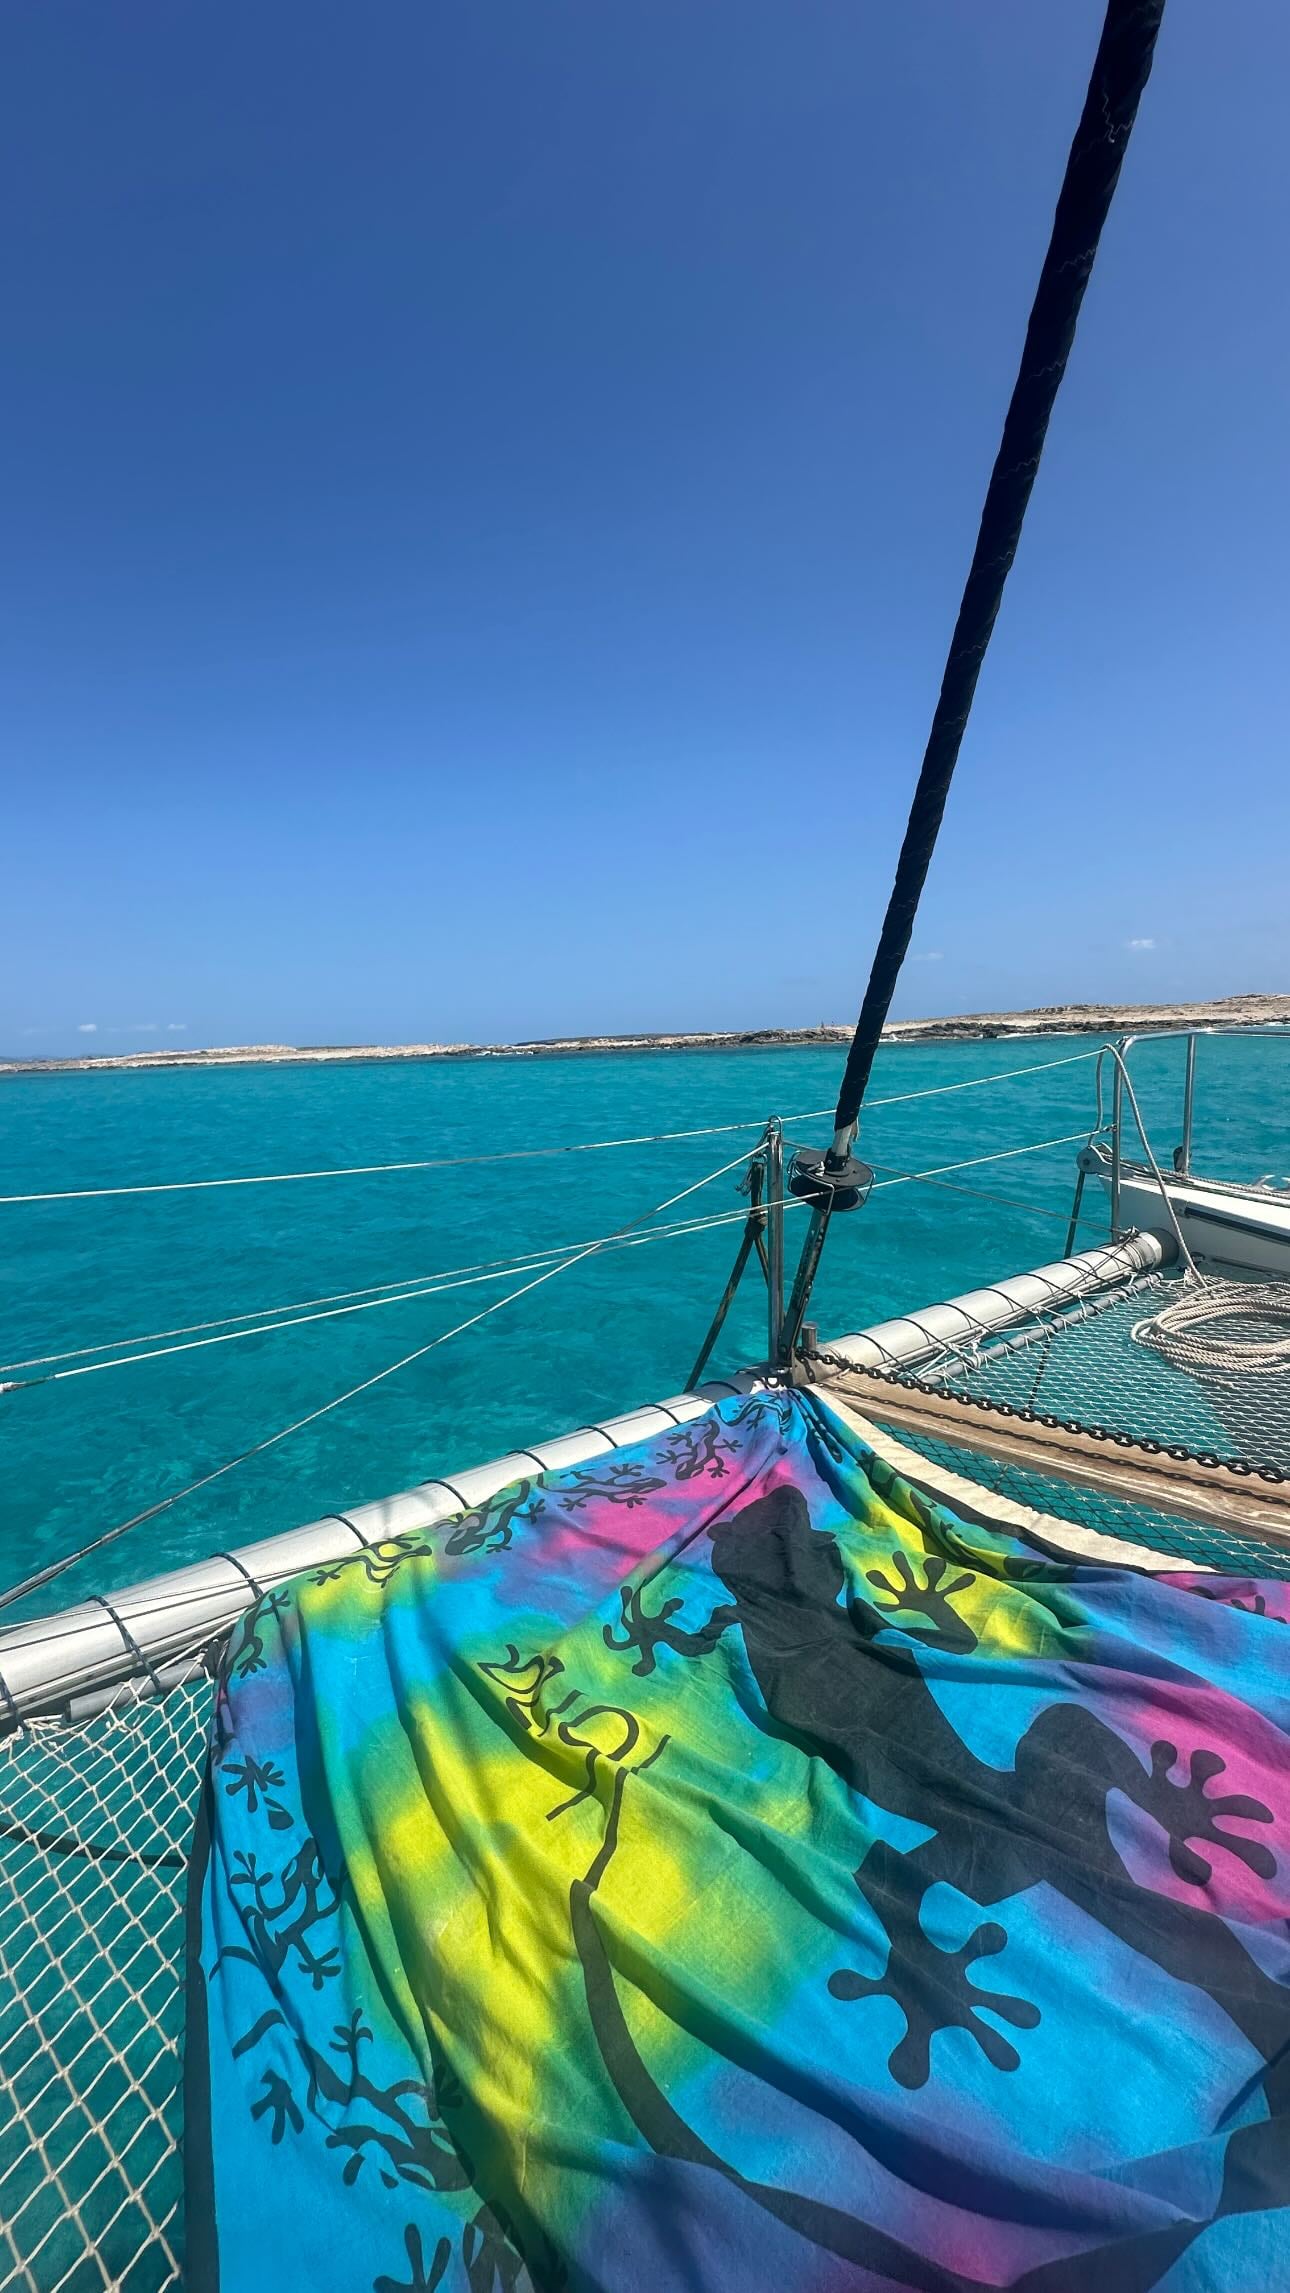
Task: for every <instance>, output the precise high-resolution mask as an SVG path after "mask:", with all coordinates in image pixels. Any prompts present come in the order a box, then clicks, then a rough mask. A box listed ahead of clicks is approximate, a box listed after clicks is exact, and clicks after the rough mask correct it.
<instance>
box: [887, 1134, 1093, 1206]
mask: <svg viewBox="0 0 1290 2293" xmlns="http://www.w3.org/2000/svg"><path fill="white" fill-rule="evenodd" d="M1087 1136H1088V1133H1087V1131H1069V1132H1068V1133H1067V1134H1066V1136H1065V1138H1060V1139H1036V1140H1035V1142H1034V1144H1033V1146H1019V1147H1001V1148H1000V1150H999V1152H998V1154H975V1155H972V1156H970V1157H969V1159H968V1160H967V1161H966V1162H942V1163H938V1164H937V1165H936V1167H935V1169H934V1170H908V1171H906V1172H905V1173H904V1174H903V1176H902V1177H900V1178H880V1179H878V1180H876V1181H875V1183H874V1186H873V1188H872V1190H871V1191H872V1192H873V1193H874V1194H877V1193H878V1192H879V1191H880V1189H881V1188H883V1187H885V1186H913V1185H915V1184H916V1183H917V1181H918V1180H919V1179H920V1178H926V1179H932V1178H945V1177H947V1176H948V1174H949V1172H950V1171H952V1170H979V1169H980V1167H981V1165H982V1163H986V1162H1011V1161H1012V1160H1013V1158H1014V1156H1016V1155H1019V1154H1045V1153H1047V1151H1048V1149H1049V1148H1050V1147H1062V1146H1074V1145H1075V1143H1076V1141H1077V1140H1079V1139H1084V1138H1087Z"/></svg>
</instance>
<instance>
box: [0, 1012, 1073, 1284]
mask: <svg viewBox="0 0 1290 2293" xmlns="http://www.w3.org/2000/svg"><path fill="white" fill-rule="evenodd" d="M1101 1048H1102V1047H1101V1046H1099V1047H1098V1048H1097V1049H1094V1050H1089V1051H1073V1052H1069V1053H1067V1054H1066V1056H1065V1057H1064V1058H1061V1059H1039V1060H1031V1061H1030V1062H1029V1063H1028V1064H1027V1065H1025V1066H1021V1067H1009V1068H1005V1069H1004V1070H1003V1072H1002V1073H1000V1074H992V1075H971V1076H969V1077H968V1078H967V1079H966V1080H965V1081H963V1082H961V1083H933V1084H932V1085H930V1086H929V1087H928V1088H927V1089H926V1090H922V1091H898V1092H896V1093H894V1094H893V1095H892V1096H890V1097H888V1098H885V1099H871V1100H870V1102H869V1104H870V1108H871V1109H872V1108H876V1107H903V1106H908V1105H910V1104H911V1103H912V1102H913V1101H914V1100H915V1099H939V1098H947V1097H949V1096H950V1094H951V1093H952V1092H955V1091H981V1090H985V1089H987V1088H988V1086H989V1085H990V1084H991V1083H1011V1082H1015V1081H1016V1080H1017V1079H1018V1078H1019V1077H1021V1076H1023V1075H1043V1074H1047V1073H1049V1072H1050V1071H1051V1069H1053V1068H1054V1067H1076V1066H1079V1065H1080V1063H1081V1062H1082V1061H1084V1060H1087V1059H1096V1058H1098V1057H1099V1056H1100V1054H1101ZM831 1111H832V1110H831V1109H830V1108H828V1107H808V1108H807V1109H806V1111H805V1112H804V1113H802V1114H796V1115H785V1116H784V1118H783V1120H784V1124H785V1126H786V1127H790V1126H792V1125H793V1124H795V1123H810V1122H816V1121H818V1120H819V1118H820V1117H821V1116H823V1115H827V1114H829V1113H830V1112H831ZM765 1121H766V1118H765V1116H764V1115H758V1116H756V1117H755V1118H754V1119H751V1120H749V1121H745V1122H737V1123H709V1124H707V1125H705V1126H704V1127H703V1128H702V1129H699V1130H687V1131H647V1132H642V1133H641V1134H640V1136H639V1137H635V1138H621V1139H585V1140H578V1141H576V1142H574V1143H573V1144H571V1145H568V1146H540V1147H512V1148H506V1149H503V1150H502V1151H501V1152H498V1153H491V1154H460V1155H435V1156H431V1157H429V1158H427V1159H425V1160H423V1161H417V1162H369V1163H350V1164H346V1165H344V1166H341V1167H338V1168H336V1169H332V1170H273V1171H258V1172H252V1173H250V1174H249V1175H248V1176H246V1177H239V1178H176V1179H165V1180H150V1181H147V1182H146V1183H143V1184H140V1185H138V1186H74V1187H67V1188H63V1189H52V1190H47V1191H45V1192H42V1193H32V1194H0V1207H4V1206H6V1205H8V1206H13V1205H16V1204H23V1203H36V1202H99V1201H105V1200H108V1199H110V1198H113V1197H120V1196H125V1195H136V1194H202V1193H211V1192H213V1191H216V1190H218V1189H220V1188H223V1187H231V1186H291V1185H296V1184H298V1183H300V1182H302V1181H304V1180H310V1179H324V1178H376V1177H381V1176H383V1175H385V1174H387V1173H389V1172H397V1171H413V1170H460V1169H465V1168H467V1167H470V1166H474V1165H477V1164H484V1163H494V1162H534V1161H537V1160H539V1159H542V1160H546V1159H549V1158H551V1157H553V1156H558V1155H566V1154H604V1153H607V1152H608V1151H609V1150H610V1149H612V1148H616V1147H638V1146H666V1145H670V1144H672V1143H673V1142H675V1141H681V1140H686V1139H709V1138H721V1137H724V1136H726V1135H728V1134H729V1133H731V1132H734V1131H754V1130H755V1131H760V1130H763V1129H764V1128H765ZM230 1318H232V1317H230Z"/></svg>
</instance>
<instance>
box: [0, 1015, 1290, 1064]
mask: <svg viewBox="0 0 1290 2293" xmlns="http://www.w3.org/2000/svg"><path fill="white" fill-rule="evenodd" d="M1242 1026H1243V1027H1255V1026H1279V1027H1287V1026H1290V995H1227V996H1223V997H1221V998H1220V999H1219V1000H1218V1001H1216V1002H1213V1003H1057V1004H1045V1005H1043V1006H1042V1007H1041V1008H1040V1009H1039V1010H1037V1011H968V1012H963V1013H961V1014H960V1015H959V1017H957V1018H953V1019H896V1020H893V1021H892V1022H891V1023H890V1025H889V1026H888V1027H886V1028H885V1029H884V1036H883V1039H884V1041H885V1042H888V1043H893V1044H896V1043H990V1042H995V1041H997V1040H1000V1039H1010V1038H1011V1037H1013V1036H1017V1037H1033V1036H1039V1037H1042V1036H1045V1035H1149V1034H1152V1033H1155V1032H1158V1031H1159V1030H1160V1029H1162V1028H1168V1027H1242ZM850 1037H851V1026H850V1023H849V1022H848V1023H843V1022H841V1021H839V1022H837V1023H836V1024H829V1023H827V1022H824V1023H821V1025H820V1026H818V1027H757V1028H744V1029H739V1030H727V1031H724V1032H713V1033H708V1034H698V1035H686V1034H675V1035H562V1036H553V1037H551V1038H549V1039H548V1040H546V1041H544V1042H538V1043H319V1044H299V1045H297V1044H294V1043H235V1044H229V1045H227V1046H225V1047H223V1048H221V1049H218V1050H211V1051H174V1050H169V1049H167V1050H164V1051H122V1052H116V1053H110V1054H106V1055H104V1054H100V1055H96V1056H93V1057H87V1058H86V1057H83V1058H76V1059H0V1075H82V1074H97V1073H99V1072H102V1071H104V1070H115V1069H117V1068H131V1067H133V1068H141V1067H312V1066H325V1065H331V1064H336V1065H340V1064H342V1063H350V1062H353V1061H355V1060H364V1059H366V1060H370V1059H553V1058H567V1057H569V1056H570V1055H571V1054H574V1053H577V1052H580V1051H743V1050H749V1051H767V1050H772V1051H773V1050H780V1049H783V1050H797V1049H799V1048H800V1047H802V1046H803V1045H808V1046H809V1045H811V1044H828V1043H846V1042H849V1040H850Z"/></svg>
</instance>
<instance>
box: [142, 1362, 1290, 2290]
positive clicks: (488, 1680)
mask: <svg viewBox="0 0 1290 2293" xmlns="http://www.w3.org/2000/svg"><path fill="white" fill-rule="evenodd" d="M1288 1592H1290V1587H1287V1586H1286V1585H1284V1584H1279V1583H1273V1582H1271V1581H1269V1582H1266V1583H1259V1584H1251V1583H1246V1582H1238V1581H1236V1580H1232V1579H1225V1578H1218V1577H1199V1576H1197V1577H1187V1576H1171V1577H1166V1578H1160V1577H1155V1578H1152V1577H1149V1576H1144V1575H1139V1574H1135V1573H1134V1572H1133V1571H1131V1570H1129V1569H1124V1568H1114V1567H1108V1566H1103V1565H1098V1564H1094V1563H1085V1562H1081V1563H1078V1564H1077V1563H1075V1562H1073V1561H1071V1560H1070V1559H1069V1558H1064V1557H1060V1556H1059V1555H1057V1554H1056V1553H1053V1552H1047V1551H1045V1550H1044V1548H1042V1547H1041V1546H1039V1545H1037V1544H1031V1543H1026V1542H1023V1541H1022V1540H1020V1539H1017V1538H1013V1537H1010V1536H1005V1535H1002V1534H1000V1533H997V1532H996V1531H994V1530H991V1529H989V1528H987V1527H983V1526H981V1525H979V1524H977V1523H974V1522H973V1521H972V1520H970V1519H964V1518H960V1517H959V1516H957V1515H956V1514H955V1513H953V1512H951V1511H950V1510H948V1509H947V1508H946V1507H944V1506H943V1505H940V1504H937V1503H935V1502H933V1501H932V1500H930V1499H929V1498H928V1497H927V1496H926V1495H924V1494H921V1493H920V1492H919V1491H918V1490H917V1489H916V1488H915V1487H913V1486H911V1485H910V1484H909V1483H908V1482H906V1481H903V1480H901V1479H900V1478H899V1477H898V1476H897V1475H895V1474H894V1473H893V1472H892V1471H891V1470H890V1468H888V1467H886V1466H884V1465H883V1464H881V1463H880V1461H879V1460H878V1459H877V1458H876V1457H875V1455H874V1453H873V1452H872V1451H871V1450H870V1449H869V1448H868V1447H867V1446H866V1445H865V1443H864V1442H863V1440H862V1439H861V1438H860V1437H859V1435H858V1434H857V1433H856V1432H855V1431H854V1430H852V1429H851V1428H849V1427H847V1426H844V1425H843V1424H842V1423H841V1421H840V1420H838V1419H836V1418H835V1417H834V1416H833V1415H832V1414H831V1413H830V1412H828V1411H826V1410H825V1409H824V1408H823V1406H822V1405H820V1404H819V1403H818V1402H817V1401H815V1400H814V1399H813V1398H812V1397H810V1396H804V1395H797V1394H789V1393H784V1394H775V1395H771V1396H766V1397H761V1398H756V1399H751V1400H738V1401H733V1402H730V1403H727V1404H724V1405H723V1406H722V1407H721V1408H719V1409H718V1410H716V1411H715V1412H713V1413H712V1414H711V1415H709V1416H707V1417H704V1418H702V1419H700V1420H696V1421H695V1422H693V1423H691V1424H689V1425H686V1426H683V1427H677V1428H676V1429H675V1430H674V1431H671V1432H669V1433H667V1434H666V1435H664V1436H663V1437H661V1438H659V1439H657V1440H654V1441H652V1442H649V1443H647V1444H643V1445H641V1446H640V1447H639V1448H637V1449H634V1450H630V1451H623V1452H619V1453H617V1454H615V1455H614V1456H612V1457H609V1458H606V1459H605V1460H603V1461H602V1462H599V1463H597V1464H595V1465H593V1466H590V1467H587V1468H583V1469H580V1470H578V1471H572V1472H565V1473H554V1474H549V1475H547V1476H546V1477H545V1478H543V1479H542V1480H540V1481H536V1480H535V1481H533V1482H529V1483H519V1484H517V1485H516V1486H514V1487H512V1488H511V1489H509V1490H507V1491H505V1492H503V1493H502V1494H501V1495H500V1496H498V1497H496V1498H494V1499H493V1500H491V1501H490V1503H489V1504H488V1505H486V1506H484V1507H481V1508H480V1509H478V1510H476V1511H474V1512H469V1513H466V1514H464V1515H461V1516H459V1517H458V1518H457V1519H456V1520H455V1521H451V1522H449V1523H447V1524H446V1525H444V1526H443V1527H441V1528H437V1529H435V1530H432V1531H427V1532H425V1533H424V1534H423V1535H419V1536H410V1537H405V1538H402V1539H397V1540H395V1541H394V1542H392V1543H390V1544H387V1545H382V1546H379V1547H376V1548H374V1549H372V1550H371V1551H369V1552H367V1553H363V1554H359V1555H357V1556H356V1557H355V1558H354V1559H353V1560H352V1561H347V1562H345V1563H343V1564H340V1565H337V1566H333V1567H326V1568H322V1569H319V1570H316V1571H315V1572H313V1573H312V1574H309V1575H307V1576H304V1577H301V1578H299V1579H297V1580H296V1582H295V1583H294V1584H292V1585H291V1586H290V1587H289V1588H287V1589H285V1590H283V1591H279V1592H275V1593H273V1594H271V1595H269V1596H267V1597H266V1598H264V1599H262V1600H261V1601H260V1602H259V1603H258V1605H257V1606H256V1607H255V1608H254V1609H253V1610H252V1611H251V1612H250V1614H249V1615H248V1616H247V1618H246V1619H245V1620H244V1622H243V1624H242V1625H241V1626H240V1627H239V1629H238V1631H237V1633H236V1634H235V1635H234V1639H233V1642H232V1644H231V1646H230V1649H229V1652H228V1656H227V1659H226V1663H225V1668H224V1673H223V1678H222V1682H221V1686H220V1691H219V1695H218V1698H217V1705H216V1717H215V1723H214V1740H213V1745H212V1751H211V1759H210V1765H209V1772H208V1777H207V1783H206V1792H205V1800H204V1818H203V1824H202V1826H201V1827H200V1844H199V1847H198V1849H197V1851H196V1853H195V1859H194V1870H193V1877H192V1884H191V1887H190V1920H191V1923H192V1937H191V1944H190V1964H189V1977H190V1989H189V2027H188V2088H187V2102H186V2118H187V2136H186V2140H187V2176H188V2205H187V2239H188V2277H187V2282H188V2283H189V2285H190V2286H191V2287H193V2288H196V2289H198V2293H215V2289H216V2288H218V2289H219V2293H277V2289H278V2288H290V2289H292V2293H294V2289H295V2288H308V2289H309V2293H369V2289H370V2293H439V2289H442V2293H565V2289H567V2293H583V2289H590V2288H603V2289H606V2293H655V2289H661V2288H672V2287H676V2288H681V2287H684V2288H686V2289H688V2293H755V2289H758V2288H762V2287H765V2288H773V2289H776V2293H799V2289H800V2293H844V2289H851V2288H854V2289H856V2293H860V2289H864V2293H875V2289H877V2288H881V2287H912V2288H916V2289H917V2293H982V2289H985V2288H999V2287H1005V2286H1007V2287H1018V2288H1020V2287H1024V2288H1027V2289H1028V2293H1148V2289H1151V2288H1160V2289H1162V2293H1163V2289H1167V2293H1255V2289H1262V2288H1272V2287H1276V2286H1283V2285H1290V2211H1287V2210H1285V2209H1286V2208H1287V2202H1288V2200H1290V1927H1288V1926H1287V1913H1288V1912H1290V1848H1288V1846H1287V1814H1288V1812H1290V1807H1288V1803H1290V1787H1288V1773H1290V1771H1288V1767H1287V1729H1288V1727H1290V1630H1288V1629H1287V1622H1286V1601H1287V1594H1288Z"/></svg>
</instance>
